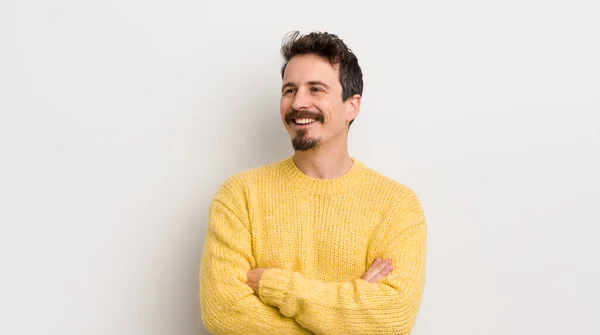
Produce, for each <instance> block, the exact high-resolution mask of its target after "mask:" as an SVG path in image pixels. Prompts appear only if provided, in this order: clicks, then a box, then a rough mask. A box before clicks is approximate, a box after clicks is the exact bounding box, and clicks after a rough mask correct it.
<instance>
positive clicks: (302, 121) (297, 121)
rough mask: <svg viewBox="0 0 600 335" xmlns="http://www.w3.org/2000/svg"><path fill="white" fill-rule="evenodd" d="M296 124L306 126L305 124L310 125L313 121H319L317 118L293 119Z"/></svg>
mask: <svg viewBox="0 0 600 335" xmlns="http://www.w3.org/2000/svg"><path fill="white" fill-rule="evenodd" d="M293 121H294V124H296V125H299V126H305V125H309V124H312V123H315V122H317V120H316V119H308V118H307V119H293Z"/></svg>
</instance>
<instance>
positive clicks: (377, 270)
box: [365, 261, 388, 281]
mask: <svg viewBox="0 0 600 335" xmlns="http://www.w3.org/2000/svg"><path fill="white" fill-rule="evenodd" d="M387 265H388V262H387V261H380V262H378V264H376V265H375V266H373V269H371V270H369V271H367V273H366V274H365V277H366V279H365V280H366V281H370V280H371V279H372V278H373V277H375V276H376V275H377V274H379V273H380V272H381V270H383V269H384V268H385V267H386V266H387Z"/></svg>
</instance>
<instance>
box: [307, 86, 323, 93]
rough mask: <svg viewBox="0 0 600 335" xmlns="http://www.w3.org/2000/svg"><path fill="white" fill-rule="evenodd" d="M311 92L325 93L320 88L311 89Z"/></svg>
mask: <svg viewBox="0 0 600 335" xmlns="http://www.w3.org/2000/svg"><path fill="white" fill-rule="evenodd" d="M310 90H311V92H323V89H322V88H320V87H311V89H310Z"/></svg>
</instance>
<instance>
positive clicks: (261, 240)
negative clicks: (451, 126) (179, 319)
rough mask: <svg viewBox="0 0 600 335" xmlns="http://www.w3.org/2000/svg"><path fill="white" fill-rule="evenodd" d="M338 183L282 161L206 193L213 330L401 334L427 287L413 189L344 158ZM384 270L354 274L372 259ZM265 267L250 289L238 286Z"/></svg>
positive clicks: (204, 310)
mask: <svg viewBox="0 0 600 335" xmlns="http://www.w3.org/2000/svg"><path fill="white" fill-rule="evenodd" d="M353 161H354V164H353V166H352V168H351V170H350V171H349V172H347V173H346V174H345V175H343V176H342V177H339V178H335V179H315V178H311V177H309V176H307V175H305V174H303V173H302V172H301V171H300V170H299V169H298V168H297V167H296V165H295V163H294V161H293V158H292V157H289V158H287V159H284V160H282V161H279V162H277V163H274V164H270V165H266V166H262V167H259V168H254V169H250V170H247V171H243V172H240V173H237V174H235V175H233V176H231V177H230V178H228V179H227V180H226V181H225V182H224V183H223V184H222V185H221V186H220V187H219V189H218V191H217V193H216V194H215V196H214V198H213V200H212V202H211V205H210V210H209V221H208V230H207V234H206V240H205V243H204V249H203V253H202V260H201V266H200V290H199V296H200V307H201V316H202V320H203V323H204V325H205V327H206V328H207V329H208V330H209V331H211V332H213V333H214V334H244V335H247V334H270V335H275V334H344V335H348V334H350V335H359V334H369V335H373V334H396V335H402V334H410V332H411V330H412V328H413V325H414V322H415V319H416V316H417V313H418V310H419V306H420V303H421V297H422V294H423V290H424V284H425V249H426V234H427V233H426V232H427V229H426V223H425V217H424V214H423V210H422V207H421V205H420V203H419V200H418V199H417V197H416V195H415V193H414V192H413V191H412V190H411V189H409V188H408V187H406V186H404V185H402V184H399V183H397V182H395V181H393V180H391V179H389V178H387V177H385V176H383V175H381V174H379V173H377V172H375V171H373V170H371V169H369V168H367V167H366V166H365V165H363V164H362V163H361V162H360V161H358V160H356V159H353ZM377 257H381V258H382V259H386V258H391V259H392V262H393V268H394V269H393V271H392V272H391V273H390V274H389V275H387V276H386V277H385V278H383V279H382V280H381V281H380V282H378V283H369V282H366V281H364V280H362V279H360V278H361V277H362V275H363V274H364V273H365V272H366V270H367V269H368V268H369V266H370V265H371V263H372V262H373V261H374V260H375V259H376V258H377ZM253 268H265V269H267V270H266V271H265V272H264V273H263V275H262V278H261V280H260V284H259V290H258V291H259V295H258V296H257V295H255V294H254V292H253V290H252V289H251V288H250V287H249V286H248V285H246V279H247V278H246V274H247V273H248V271H250V270H251V269H253Z"/></svg>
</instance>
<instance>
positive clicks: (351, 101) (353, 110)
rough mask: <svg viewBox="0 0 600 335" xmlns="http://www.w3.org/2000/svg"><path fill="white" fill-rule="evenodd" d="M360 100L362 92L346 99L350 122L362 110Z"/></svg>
mask: <svg viewBox="0 0 600 335" xmlns="http://www.w3.org/2000/svg"><path fill="white" fill-rule="evenodd" d="M360 102H361V96H360V94H355V95H353V96H351V97H349V98H348V99H347V100H346V102H345V104H346V121H348V122H350V121H352V120H354V119H355V118H356V117H357V116H358V113H359V112H360Z"/></svg>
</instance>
